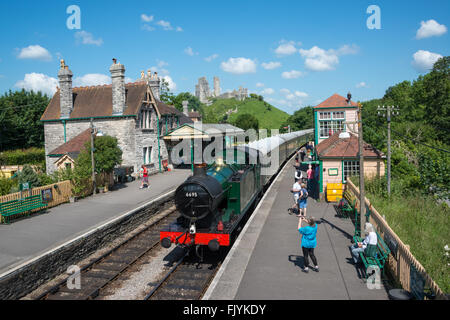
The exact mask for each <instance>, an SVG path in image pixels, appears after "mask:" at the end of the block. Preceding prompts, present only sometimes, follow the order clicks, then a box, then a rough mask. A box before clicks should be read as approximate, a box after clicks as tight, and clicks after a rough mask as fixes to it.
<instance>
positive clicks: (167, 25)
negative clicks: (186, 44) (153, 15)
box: [156, 20, 173, 30]
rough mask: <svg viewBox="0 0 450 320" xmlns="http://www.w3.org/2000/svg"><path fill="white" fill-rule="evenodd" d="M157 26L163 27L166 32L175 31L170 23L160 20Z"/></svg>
mask: <svg viewBox="0 0 450 320" xmlns="http://www.w3.org/2000/svg"><path fill="white" fill-rule="evenodd" d="M156 24H157V25H158V26H161V27H162V28H163V29H164V30H173V27H172V25H171V24H170V22H169V21H164V20H159V21H158V22H156Z"/></svg>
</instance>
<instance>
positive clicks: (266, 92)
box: [261, 88, 275, 95]
mask: <svg viewBox="0 0 450 320" xmlns="http://www.w3.org/2000/svg"><path fill="white" fill-rule="evenodd" d="M274 93H275V90H273V89H272V88H266V89H264V90H263V91H261V94H262V95H264V94H274Z"/></svg>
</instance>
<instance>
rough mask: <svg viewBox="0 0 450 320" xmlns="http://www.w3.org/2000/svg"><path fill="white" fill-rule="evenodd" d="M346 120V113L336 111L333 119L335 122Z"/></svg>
mask: <svg viewBox="0 0 450 320" xmlns="http://www.w3.org/2000/svg"><path fill="white" fill-rule="evenodd" d="M344 118H345V114H344V111H335V112H333V119H334V120H337V119H344Z"/></svg>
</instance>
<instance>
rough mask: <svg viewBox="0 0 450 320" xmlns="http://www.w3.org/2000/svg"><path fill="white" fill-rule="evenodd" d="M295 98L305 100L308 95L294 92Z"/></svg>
mask: <svg viewBox="0 0 450 320" xmlns="http://www.w3.org/2000/svg"><path fill="white" fill-rule="evenodd" d="M294 94H295V96H296V97H299V98H306V97H308V94H307V93H306V92H302V91H295V93H294Z"/></svg>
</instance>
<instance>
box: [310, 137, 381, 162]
mask: <svg viewBox="0 0 450 320" xmlns="http://www.w3.org/2000/svg"><path fill="white" fill-rule="evenodd" d="M339 134H340V131H338V132H335V133H334V134H333V135H332V136H331V137H329V138H328V139H325V140H323V141H322V142H320V143H319V144H318V145H317V147H316V152H317V155H318V157H319V159H323V158H356V157H357V156H358V152H359V147H358V137H357V136H356V135H354V134H352V133H349V134H350V137H349V138H339ZM363 144H364V145H363V155H364V157H368V158H384V154H383V153H382V152H380V151H379V150H377V149H376V148H374V147H373V146H371V145H370V144H368V143H366V142H363Z"/></svg>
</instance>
